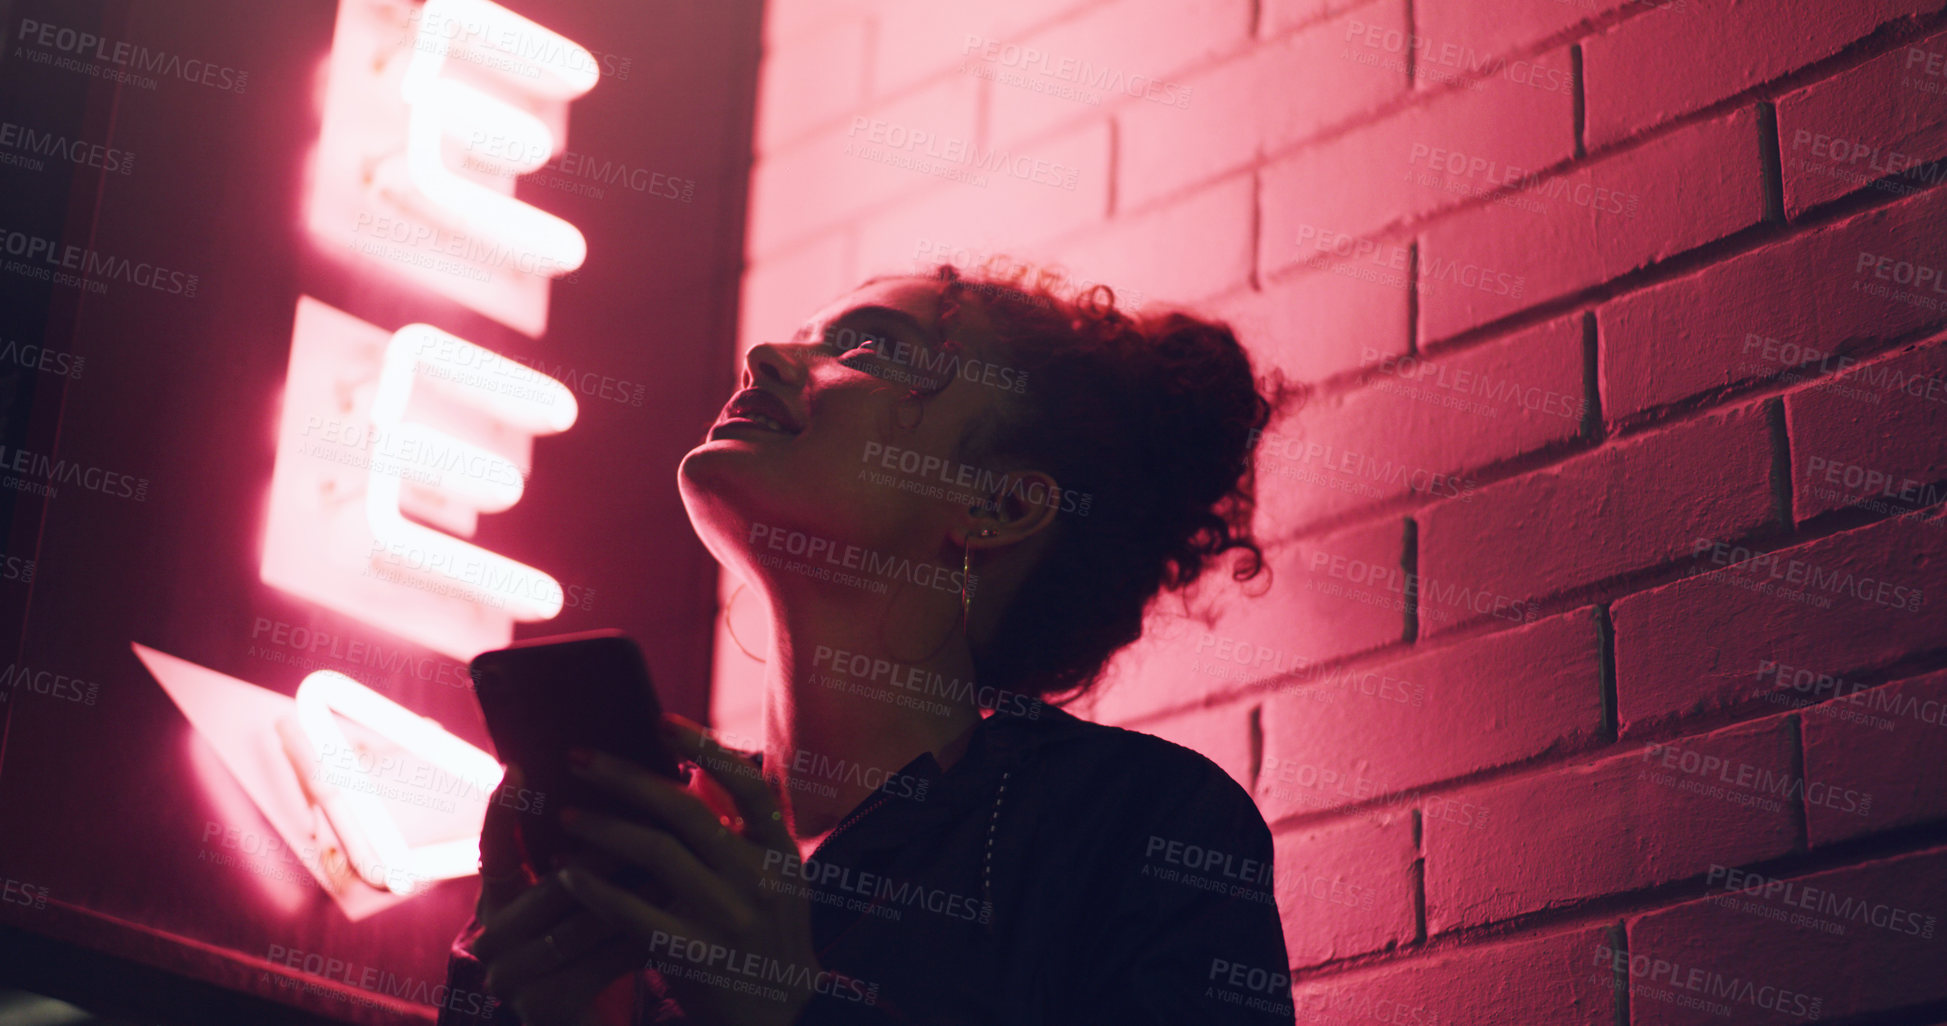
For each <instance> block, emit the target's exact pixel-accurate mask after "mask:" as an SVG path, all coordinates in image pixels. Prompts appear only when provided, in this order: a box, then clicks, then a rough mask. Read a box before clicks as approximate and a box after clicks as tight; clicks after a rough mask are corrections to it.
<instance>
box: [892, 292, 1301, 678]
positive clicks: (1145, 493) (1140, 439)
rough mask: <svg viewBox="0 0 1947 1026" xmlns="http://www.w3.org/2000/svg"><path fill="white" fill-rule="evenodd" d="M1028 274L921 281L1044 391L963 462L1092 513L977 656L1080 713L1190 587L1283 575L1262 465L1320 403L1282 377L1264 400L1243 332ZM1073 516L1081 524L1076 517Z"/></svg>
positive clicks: (1036, 571) (1057, 544)
mask: <svg viewBox="0 0 1947 1026" xmlns="http://www.w3.org/2000/svg"><path fill="white" fill-rule="evenodd" d="M1028 273H1029V269H1028V268H1027V267H1026V266H1025V265H1018V264H1017V265H1014V267H1013V268H1012V270H1011V272H1010V271H1005V270H1004V271H996V270H995V269H994V261H991V260H990V261H989V262H988V263H987V264H986V265H985V266H983V267H982V268H981V269H979V270H976V271H973V272H971V273H970V272H968V271H965V270H962V269H961V268H959V267H956V266H955V265H953V264H950V263H943V264H938V265H935V266H934V267H933V268H932V269H931V270H930V271H928V272H927V273H924V274H922V275H920V277H923V278H925V279H929V280H931V281H934V282H937V283H938V284H939V285H940V287H941V298H942V307H941V316H940V323H941V327H942V330H943V331H945V332H946V333H948V334H949V335H950V334H951V332H952V330H953V327H954V324H955V321H956V318H957V315H958V314H959V313H960V312H961V311H962V310H963V309H964V308H965V307H966V305H967V304H969V303H978V304H979V305H980V307H981V309H983V310H984V311H985V312H986V313H987V314H988V316H989V319H990V320H991V321H992V322H993V323H994V325H995V327H996V329H997V334H998V336H999V339H1000V343H1001V349H1002V354H1003V355H1002V357H1001V359H1003V360H1004V361H1005V362H1006V363H1008V364H1009V365H1011V366H1012V367H1013V368H1014V369H1015V371H1016V373H1017V374H1023V373H1024V374H1025V375H1026V379H1027V381H1028V385H1027V387H1026V389H1025V391H1024V393H1023V394H1022V395H1020V396H1018V397H1013V396H1010V401H1009V402H1007V403H1004V404H997V406H996V408H995V409H993V410H991V411H989V412H988V413H987V414H985V415H984V417H983V419H982V420H980V421H978V422H976V424H975V425H974V427H973V428H972V429H971V430H970V431H969V432H968V433H967V435H966V436H965V438H963V440H962V442H961V443H960V446H959V450H960V451H959V452H958V453H956V456H957V457H958V458H960V459H962V460H963V461H966V462H968V463H973V464H988V463H991V462H993V461H997V460H1006V461H1009V462H1018V463H1020V464H1022V465H1024V466H1026V467H1032V468H1034V469H1038V470H1042V471H1044V472H1046V473H1048V474H1050V475H1052V476H1053V477H1054V479H1055V481H1056V482H1057V483H1058V484H1059V486H1060V487H1061V488H1062V490H1063V491H1064V492H1070V491H1073V492H1079V493H1083V494H1086V495H1088V496H1090V502H1089V505H1088V506H1087V507H1085V511H1086V513H1087V515H1086V516H1071V515H1069V514H1068V513H1064V514H1063V515H1061V516H1059V517H1057V519H1056V522H1055V523H1053V524H1051V525H1050V527H1049V528H1048V529H1049V530H1052V531H1054V532H1055V537H1054V538H1053V540H1052V541H1051V543H1050V545H1049V547H1048V549H1047V550H1046V551H1045V553H1044V555H1043V557H1042V558H1041V560H1040V561H1039V562H1038V563H1037V564H1036V565H1035V566H1034V567H1033V568H1032V570H1031V571H1030V572H1029V575H1028V576H1027V578H1026V579H1025V580H1024V581H1023V582H1022V585H1021V588H1020V590H1019V591H1018V592H1017V593H1016V595H1015V596H1014V598H1013V600H1012V601H1011V602H1010V603H1009V604H1008V606H1007V608H1006V610H1005V612H1003V614H1002V616H1001V619H1000V621H999V622H998V623H997V625H996V628H995V633H994V635H993V637H992V638H991V639H990V640H989V641H988V642H987V643H986V644H984V645H981V646H977V647H976V649H975V651H974V652H973V658H974V665H975V669H976V672H977V673H979V675H980V676H981V677H982V678H984V679H994V680H1006V681H1009V682H1011V684H1010V686H1011V687H1012V688H1014V689H1015V690H1017V691H1020V692H1023V693H1027V694H1033V695H1038V696H1042V697H1044V698H1045V697H1049V696H1056V695H1061V696H1063V697H1062V699H1061V700H1062V701H1064V702H1065V701H1070V700H1073V699H1074V698H1078V697H1080V696H1081V695H1082V694H1084V693H1085V692H1086V691H1088V690H1089V689H1090V688H1091V687H1093V686H1094V685H1095V684H1096V683H1098V682H1099V680H1100V678H1101V673H1102V669H1103V667H1104V666H1105V665H1106V664H1107V663H1108V661H1109V658H1110V657H1111V656H1112V655H1114V654H1115V652H1116V651H1117V650H1118V649H1121V648H1122V647H1123V646H1125V645H1127V644H1129V643H1130V642H1132V641H1135V640H1136V639H1137V638H1139V637H1141V636H1142V632H1143V614H1144V611H1145V610H1146V609H1147V608H1148V606H1149V603H1150V601H1151V599H1153V598H1154V597H1155V596H1156V595H1157V594H1158V593H1159V592H1161V591H1162V590H1164V589H1169V590H1172V591H1176V590H1181V589H1184V588H1187V587H1189V586H1190V585H1191V584H1192V583H1193V582H1195V581H1196V580H1197V579H1198V578H1199V577H1200V576H1201V575H1202V574H1203V573H1204V571H1205V569H1206V568H1207V567H1208V566H1209V565H1211V564H1212V563H1214V562H1215V561H1216V560H1218V559H1219V558H1220V557H1221V556H1223V555H1224V554H1225V553H1227V552H1230V551H1232V550H1239V552H1240V556H1239V558H1237V560H1236V566H1235V568H1234V571H1233V574H1232V577H1233V579H1235V580H1237V581H1247V580H1250V579H1252V578H1254V577H1256V576H1257V575H1258V574H1259V573H1260V572H1265V573H1268V568H1267V567H1266V566H1265V563H1264V553H1263V551H1262V550H1261V549H1260V548H1259V546H1258V542H1257V539H1256V538H1255V537H1254V536H1253V534H1252V532H1251V519H1252V514H1253V512H1254V509H1255V496H1254V491H1255V485H1256V480H1255V477H1256V475H1255V469H1254V467H1253V465H1252V460H1251V452H1252V450H1253V449H1254V447H1255V446H1256V443H1257V440H1258V439H1259V437H1260V436H1261V435H1262V433H1263V431H1264V428H1265V426H1266V425H1267V424H1268V423H1270V421H1271V419H1272V418H1273V416H1274V415H1275V414H1276V413H1278V412H1279V410H1280V409H1281V408H1282V407H1284V406H1285V405H1286V403H1287V402H1289V401H1291V400H1292V399H1293V398H1294V397H1296V398H1297V399H1298V400H1299V401H1301V402H1302V400H1303V398H1304V391H1303V390H1302V389H1300V388H1296V387H1294V386H1292V385H1291V384H1290V383H1288V382H1287V381H1286V380H1285V378H1284V376H1283V375H1282V374H1277V373H1273V374H1272V375H1271V376H1270V377H1269V378H1268V379H1267V380H1266V381H1265V383H1264V387H1263V388H1262V389H1260V384H1259V380H1258V378H1257V376H1256V375H1255V374H1254V372H1253V370H1252V366H1251V360H1250V356H1249V354H1248V353H1246V352H1245V350H1244V348H1243V346H1242V345H1240V344H1239V343H1238V341H1237V337H1236V335H1235V334H1233V333H1232V331H1231V329H1230V327H1229V325H1227V324H1225V323H1223V322H1221V321H1215V320H1208V319H1203V318H1199V317H1196V316H1192V315H1191V314H1188V313H1185V312H1182V311H1178V310H1167V311H1163V312H1159V313H1154V314H1149V315H1144V316H1137V315H1132V314H1130V313H1125V312H1123V311H1121V310H1118V309H1117V308H1116V306H1115V293H1114V292H1113V291H1112V290H1111V289H1110V288H1109V287H1108V286H1106V285H1095V286H1093V287H1091V288H1088V289H1086V290H1082V291H1080V292H1079V293H1076V294H1072V295H1071V294H1065V293H1068V292H1070V290H1068V289H1067V288H1066V284H1065V280H1064V276H1062V275H1061V274H1060V273H1058V272H1049V271H1047V270H1038V271H1037V273H1036V274H1035V275H1034V280H1032V281H1029V280H1027V279H1028ZM1066 505H1067V504H1066V503H1064V507H1066Z"/></svg>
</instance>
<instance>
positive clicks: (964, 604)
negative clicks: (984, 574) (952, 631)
mask: <svg viewBox="0 0 1947 1026" xmlns="http://www.w3.org/2000/svg"><path fill="white" fill-rule="evenodd" d="M993 535H994V529H993V528H991V527H983V528H981V529H980V534H979V537H981V538H991V537H993ZM971 580H973V549H972V548H971V547H969V546H968V545H967V543H966V541H965V540H962V541H961V542H960V633H961V634H965V633H967V615H968V613H969V612H971V611H972V609H973V595H972V594H970V593H969V592H968V591H967V582H969V581H971Z"/></svg>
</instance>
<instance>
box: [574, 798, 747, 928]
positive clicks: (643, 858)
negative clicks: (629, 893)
mask: <svg viewBox="0 0 1947 1026" xmlns="http://www.w3.org/2000/svg"><path fill="white" fill-rule="evenodd" d="M561 822H562V825H563V826H564V827H565V828H566V829H567V831H568V832H569V833H570V834H573V835H574V836H575V837H578V838H580V839H582V840H584V841H586V842H588V843H589V844H591V845H594V846H595V847H596V848H597V849H599V850H601V851H605V852H608V853H611V854H613V855H615V856H616V857H617V858H619V859H621V860H623V861H626V862H630V863H634V864H635V865H638V866H641V867H642V868H643V869H646V870H648V871H649V873H650V875H651V876H654V877H655V878H656V879H658V880H660V881H662V882H663V883H664V884H665V885H666V886H667V892H668V893H669V894H671V895H676V896H677V897H678V899H679V900H681V901H683V902H685V903H686V904H688V905H689V906H690V908H691V909H693V910H694V911H695V912H696V913H697V916H698V918H705V919H709V920H711V921H718V922H729V923H738V924H742V923H747V922H748V921H749V920H750V918H751V916H752V915H753V913H752V911H751V908H750V905H749V903H748V902H745V901H743V900H742V899H740V898H739V897H738V896H737V892H736V890H734V889H733V888H732V887H731V886H730V884H728V883H727V882H725V881H724V879H723V877H721V876H719V875H718V874H717V873H715V872H713V871H711V870H710V869H709V868H708V867H706V866H705V865H704V864H703V863H702V862H701V861H699V860H698V859H697V856H696V855H695V854H694V853H692V852H691V850H690V849H689V848H687V847H685V846H684V844H683V842H681V841H679V840H677V839H676V838H675V837H673V836H671V835H670V834H668V833H666V832H664V831H661V830H656V829H652V828H650V827H646V826H643V825H641V824H639V823H630V822H627V821H626V820H620V819H616V818H615V817H613V816H605V815H602V814H601V813H597V812H585V811H582V810H564V811H563V813H562V817H561ZM583 868H587V869H591V870H593V872H592V873H591V874H590V875H593V876H596V877H598V878H599V877H612V876H613V874H610V873H604V872H602V871H601V869H599V868H597V867H593V866H585V867H583ZM659 903H660V902H659Z"/></svg>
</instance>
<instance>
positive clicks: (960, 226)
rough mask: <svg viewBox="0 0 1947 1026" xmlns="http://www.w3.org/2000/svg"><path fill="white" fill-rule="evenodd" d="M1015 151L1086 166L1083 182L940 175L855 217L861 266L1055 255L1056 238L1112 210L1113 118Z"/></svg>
mask: <svg viewBox="0 0 1947 1026" xmlns="http://www.w3.org/2000/svg"><path fill="white" fill-rule="evenodd" d="M983 152H985V151H983ZM1011 152H1013V153H1016V154H1018V155H1020V156H1024V157H1030V158H1034V159H1039V160H1045V161H1049V162H1051V163H1054V164H1060V165H1062V166H1064V167H1072V168H1076V169H1078V170H1079V172H1080V175H1079V177H1078V178H1077V179H1076V185H1075V188H1074V189H1073V190H1072V191H1071V190H1069V189H1066V188H1063V187H1061V186H1057V185H1050V184H1045V183H1042V182H1035V181H1028V180H1024V179H1021V178H1016V177H1014V176H1012V175H1007V174H997V173H987V176H986V177H987V186H986V187H985V188H981V187H979V186H976V185H973V184H970V183H966V182H949V181H941V180H939V179H932V181H934V182H937V184H936V185H934V186H933V187H932V188H931V189H930V190H929V191H928V192H926V193H925V194H924V195H922V196H919V197H916V198H914V199H912V200H910V201H908V202H905V203H902V204H899V205H897V206H894V207H891V208H888V209H885V210H875V211H873V212H871V213H870V214H867V215H864V216H862V217H859V218H856V219H855V220H856V221H857V222H859V224H858V227H857V229H856V230H857V232H858V239H859V242H858V250H859V266H860V267H861V268H862V269H863V270H865V271H866V272H868V273H878V272H882V271H895V270H908V269H911V268H912V267H914V266H915V261H920V262H923V263H927V264H931V263H933V262H935V261H936V260H938V259H941V258H944V257H949V256H952V257H953V258H955V259H960V258H961V257H960V256H959V254H966V255H967V256H968V257H972V258H973V259H972V260H971V262H972V263H975V264H978V263H980V262H981V261H983V260H985V259H986V258H987V257H988V256H990V255H994V254H1003V255H1006V256H1009V257H1018V258H1023V259H1044V258H1047V257H1049V256H1052V255H1053V253H1052V251H1050V250H1049V249H1048V248H1047V247H1046V246H1045V243H1046V241H1047V240H1048V239H1050V238H1052V237H1054V236H1057V235H1060V234H1063V233H1065V232H1073V231H1076V230H1078V229H1080V228H1082V227H1084V226H1087V225H1091V224H1095V223H1098V222H1100V221H1101V220H1102V218H1103V217H1104V216H1105V215H1106V214H1107V212H1108V204H1109V198H1108V192H1109V182H1108V163H1109V129H1108V125H1107V124H1105V123H1103V122H1096V123H1094V124H1091V125H1084V126H1082V127H1081V128H1079V129H1077V130H1075V131H1073V132H1070V133H1068V134H1067V135H1063V136H1057V137H1055V138H1052V139H1043V140H1041V141H1040V142H1036V143H1031V144H1029V145H1028V146H1027V147H1024V148H1020V149H1017V150H1013V151H1011ZM1113 284H1120V283H1119V282H1118V283H1113Z"/></svg>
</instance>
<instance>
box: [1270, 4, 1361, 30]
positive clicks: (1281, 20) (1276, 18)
mask: <svg viewBox="0 0 1947 1026" xmlns="http://www.w3.org/2000/svg"><path fill="white" fill-rule="evenodd" d="M1370 2H1372V0H1264V2H1263V3H1262V5H1261V6H1262V13H1260V14H1259V15H1258V25H1257V34H1258V35H1260V36H1265V37H1270V36H1278V35H1283V34H1284V33H1286V32H1289V31H1290V30H1292V29H1295V28H1298V27H1299V26H1301V25H1309V24H1311V23H1312V22H1315V21H1317V20H1318V19H1320V18H1323V17H1325V16H1327V15H1331V14H1336V13H1338V12H1340V11H1345V10H1350V9H1352V8H1354V7H1358V6H1360V5H1362V4H1366V3H1370Z"/></svg>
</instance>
